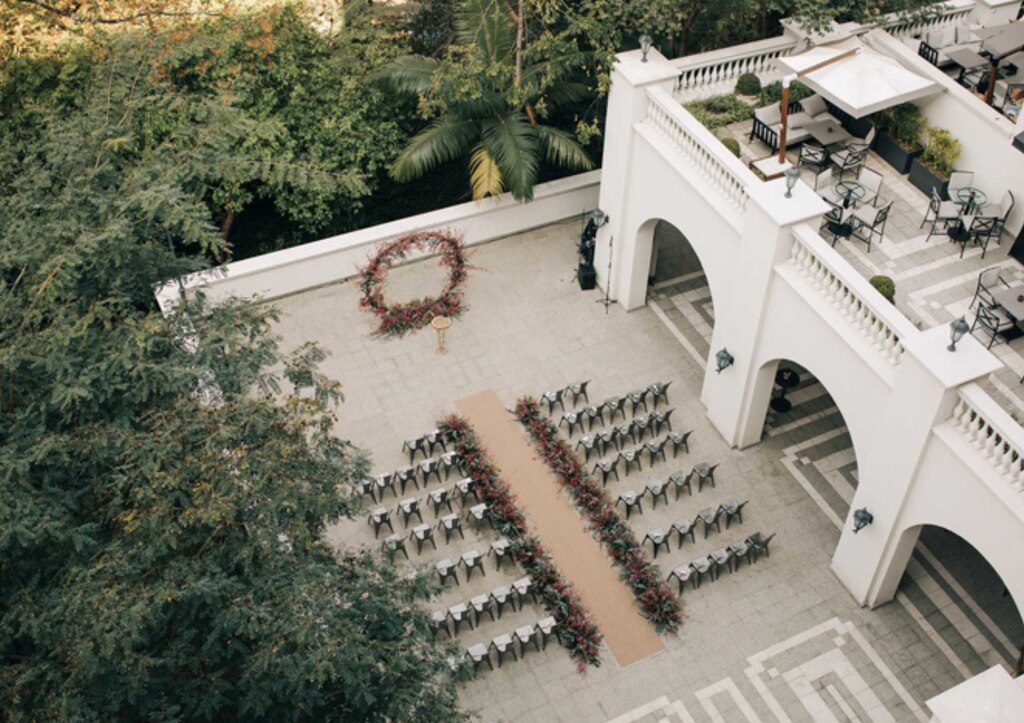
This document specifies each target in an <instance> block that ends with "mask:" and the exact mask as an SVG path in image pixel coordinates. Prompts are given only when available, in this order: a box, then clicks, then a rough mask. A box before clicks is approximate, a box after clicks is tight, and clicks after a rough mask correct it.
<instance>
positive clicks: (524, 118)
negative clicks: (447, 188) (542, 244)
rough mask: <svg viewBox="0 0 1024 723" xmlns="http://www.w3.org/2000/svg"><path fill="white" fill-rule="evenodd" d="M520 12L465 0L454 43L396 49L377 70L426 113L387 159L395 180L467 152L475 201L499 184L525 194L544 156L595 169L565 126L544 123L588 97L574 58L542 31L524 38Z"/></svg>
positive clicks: (504, 4)
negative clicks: (440, 54) (423, 124)
mask: <svg viewBox="0 0 1024 723" xmlns="http://www.w3.org/2000/svg"><path fill="white" fill-rule="evenodd" d="M527 9H528V8H527V3H526V2H525V1H524V0H518V1H517V2H510V1H508V0H466V2H464V3H463V6H462V7H461V9H460V11H459V13H458V16H457V43H456V44H455V45H453V46H452V47H450V48H449V49H448V53H447V54H446V56H445V57H444V58H442V59H437V58H432V57H427V56H422V55H410V56H404V57H401V58H397V59H396V60H394V61H392V62H391V63H390V64H388V65H386V66H385V67H384V68H383V69H382V70H381V72H380V73H379V75H380V76H381V77H383V78H386V79H387V80H388V81H390V83H391V84H392V85H394V86H395V87H397V88H398V89H400V90H402V91H404V92H406V93H409V94H414V95H416V96H417V97H418V98H419V99H420V103H421V106H422V108H423V109H424V114H425V115H427V116H428V117H431V118H432V121H431V123H430V125H429V126H428V127H427V128H426V129H425V130H423V131H422V132H420V133H419V134H417V135H416V136H415V137H413V138H412V139H411V140H410V141H409V144H408V145H407V146H406V148H405V150H403V151H402V153H401V154H400V155H399V156H398V158H397V159H396V160H395V162H394V163H393V165H392V166H391V175H392V177H393V178H395V179H396V180H399V181H408V180H411V179H414V178H418V177H420V176H423V175H424V174H426V173H427V172H429V171H431V170H432V169H435V168H437V167H438V166H440V165H441V164H443V163H446V162H449V161H452V160H456V159H461V158H468V160H469V168H470V186H471V189H472V194H473V198H474V199H480V198H484V197H486V196H497V195H500V194H501V193H503V192H504V191H506V190H507V191H509V192H510V193H511V194H512V196H513V197H514V198H516V199H519V200H529V199H531V198H532V197H533V187H534V185H535V184H536V183H537V180H538V177H539V174H540V170H541V165H542V164H543V163H545V162H546V163H550V164H553V165H555V166H561V167H563V168H568V169H570V170H587V169H589V168H592V167H593V162H592V161H591V160H590V158H589V157H588V156H587V154H586V152H585V151H584V150H583V148H582V147H581V146H580V144H579V142H578V141H577V139H576V138H575V137H574V136H573V134H572V133H570V132H568V131H566V130H564V129H562V128H559V127H557V126H555V125H551V124H549V123H547V122H545V121H546V119H547V118H548V117H549V115H550V114H551V113H553V112H554V111H555V110H556V109H557V108H559V107H560V106H563V105H566V104H571V103H575V102H579V101H581V100H583V99H584V98H585V97H586V96H587V95H588V93H589V88H588V86H587V85H586V84H584V83H582V82H579V80H577V79H575V78H574V75H573V71H574V66H575V67H578V66H579V65H581V64H582V55H581V54H580V53H579V52H578V51H575V50H573V49H571V47H570V46H567V45H565V44H556V43H554V42H551V38H550V37H548V38H545V39H543V40H541V41H538V42H536V43H532V44H529V45H528V44H527V43H526V41H525V32H526V27H527V23H528V19H527V17H526V14H527Z"/></svg>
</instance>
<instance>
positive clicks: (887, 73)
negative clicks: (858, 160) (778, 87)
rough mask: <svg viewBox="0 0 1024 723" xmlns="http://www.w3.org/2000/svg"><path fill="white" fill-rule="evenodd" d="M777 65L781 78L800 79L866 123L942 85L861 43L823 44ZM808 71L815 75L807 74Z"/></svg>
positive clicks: (853, 41)
mask: <svg viewBox="0 0 1024 723" xmlns="http://www.w3.org/2000/svg"><path fill="white" fill-rule="evenodd" d="M844 54H846V56H847V57H846V58H845V59H844V60H841V61H838V62H834V63H829V64H828V65H825V66H822V65H821V64H822V63H824V62H826V61H828V60H830V59H833V58H837V59H838V57H840V56H842V55H844ZM775 62H776V64H777V65H778V66H779V67H780V68H781V69H782V72H783V73H787V74H792V75H797V76H802V77H801V82H802V83H804V84H806V85H807V86H808V87H809V88H811V89H812V90H814V91H815V92H817V93H819V94H820V95H822V96H824V97H825V98H827V99H828V100H830V101H831V102H832V103H833V104H835V105H836V106H837V107H839V108H841V109H842V110H844V111H846V112H847V113H849V114H850V115H851V116H853V117H854V118H863V117H864V116H866V115H869V114H871V113H874V112H875V111H879V110H883V109H885V108H889V107H891V106H894V105H899V104H900V103H906V102H907V101H911V100H915V99H917V98H923V97H925V96H928V95H932V94H933V93H937V92H939V90H940V88H939V86H938V84H936V83H934V82H932V81H930V80H928V79H927V78H924V77H922V76H920V75H918V74H917V73H914V72H913V71H911V70H909V69H907V68H905V67H904V66H903V65H901V64H900V63H899V62H898V61H896V60H895V59H894V58H891V57H889V56H888V55H885V54H883V53H880V52H879V51H877V50H875V49H874V48H872V47H871V46H869V45H866V44H865V43H864V42H863V41H861V40H860V39H859V38H847V39H846V40H842V41H840V42H838V43H830V44H828V45H819V46H816V47H814V48H811V49H809V50H807V51H805V52H803V53H800V54H798V55H790V56H786V57H781V58H776V60H775ZM815 66H820V67H815ZM808 69H812V70H811V71H810V72H809V73H807V71H808ZM804 73H806V74H804Z"/></svg>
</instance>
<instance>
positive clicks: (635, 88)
mask: <svg viewBox="0 0 1024 723" xmlns="http://www.w3.org/2000/svg"><path fill="white" fill-rule="evenodd" d="M678 75H679V71H678V70H677V69H676V67H675V66H674V65H672V64H671V63H669V61H668V60H667V59H666V58H665V56H664V55H662V54H661V53H659V52H658V51H657V50H656V49H654V48H651V50H650V52H649V53H648V54H647V62H646V63H644V62H642V61H641V53H640V51H639V50H632V51H629V52H626V53H619V55H618V56H616V63H615V67H614V68H613V69H612V74H611V77H612V85H611V90H610V91H609V93H608V111H607V113H606V115H605V128H604V139H605V142H604V153H603V156H602V162H601V194H600V198H599V201H598V205H599V206H600V208H601V210H602V211H604V212H605V213H606V214H608V217H609V221H608V224H607V225H606V226H605V227H604V228H603V229H601V230H600V231H599V232H598V236H597V246H596V248H595V250H594V251H595V253H594V267H595V269H596V270H597V285H598V286H599V287H600V288H601V289H605V288H608V286H607V285H608V284H609V278H608V249H609V241H610V240H612V239H614V242H613V243H612V274H611V280H610V283H611V287H610V294H609V295H610V296H611V298H612V299H620V298H622V297H621V295H620V292H621V291H622V286H623V285H624V284H625V283H626V280H624V277H625V276H628V274H629V273H630V271H631V261H632V259H633V245H632V244H633V242H634V239H631V238H626V236H625V233H626V229H627V228H628V227H627V225H626V223H625V222H626V218H627V215H628V214H627V213H626V209H627V208H629V193H630V188H631V186H632V185H633V184H632V176H633V173H635V172H637V169H634V168H633V158H634V153H633V145H634V143H635V141H636V138H635V134H634V132H633V125H634V124H636V123H639V122H641V121H642V120H644V118H646V117H647V88H649V87H653V86H656V85H663V86H666V87H669V88H671V87H672V85H673V84H674V82H675V79H676V76H678ZM640 170H642V169H640ZM645 272H646V269H645Z"/></svg>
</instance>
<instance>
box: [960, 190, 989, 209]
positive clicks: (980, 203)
mask: <svg viewBox="0 0 1024 723" xmlns="http://www.w3.org/2000/svg"><path fill="white" fill-rule="evenodd" d="M954 194H955V195H956V200H957V202H958V203H960V204H962V205H963V206H964V213H965V214H967V215H973V214H976V213H977V212H978V211H980V210H981V209H983V208H984V207H985V204H986V203H988V196H986V195H985V192H984V191H982V190H981V189H980V188H975V187H974V186H961V187H960V188H958V189H956V191H955V192H954Z"/></svg>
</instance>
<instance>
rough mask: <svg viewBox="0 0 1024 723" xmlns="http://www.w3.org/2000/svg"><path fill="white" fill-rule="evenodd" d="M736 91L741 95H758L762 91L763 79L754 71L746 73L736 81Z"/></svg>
mask: <svg viewBox="0 0 1024 723" xmlns="http://www.w3.org/2000/svg"><path fill="white" fill-rule="evenodd" d="M736 92H737V93H739V94H740V95H757V94H758V93H760V92H761V79H760V78H758V77H757V76H756V75H754V74H753V73H744V74H743V75H741V76H740V77H739V78H738V79H737V81H736Z"/></svg>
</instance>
